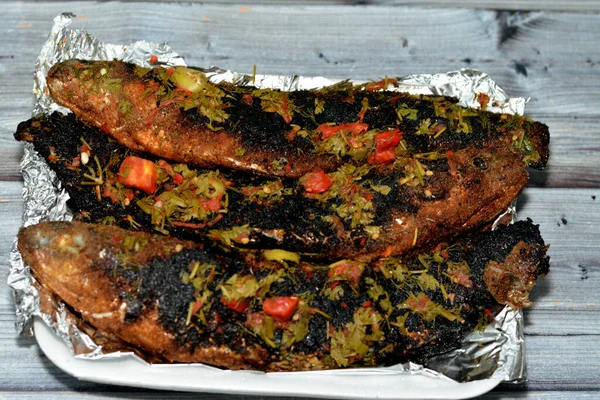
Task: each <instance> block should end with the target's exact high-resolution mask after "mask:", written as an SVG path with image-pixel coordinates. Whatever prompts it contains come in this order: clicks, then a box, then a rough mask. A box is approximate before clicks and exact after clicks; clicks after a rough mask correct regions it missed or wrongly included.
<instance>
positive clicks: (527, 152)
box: [47, 60, 549, 178]
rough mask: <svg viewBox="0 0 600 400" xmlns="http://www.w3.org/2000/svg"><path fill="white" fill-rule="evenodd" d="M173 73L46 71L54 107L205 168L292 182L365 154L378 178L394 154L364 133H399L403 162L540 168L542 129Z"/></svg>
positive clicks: (366, 95)
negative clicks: (487, 154) (439, 156)
mask: <svg viewBox="0 0 600 400" xmlns="http://www.w3.org/2000/svg"><path fill="white" fill-rule="evenodd" d="M174 71H175V72H174ZM179 71H182V69H178V70H174V69H173V68H171V69H164V68H156V69H154V70H149V69H143V68H140V67H135V66H133V65H131V64H126V63H123V62H120V61H112V62H88V61H81V60H69V61H66V62H64V63H59V64H57V65H55V66H53V67H52V69H51V70H50V71H49V73H48V77H47V82H48V88H49V90H50V95H51V96H52V97H53V99H54V100H55V101H56V102H58V103H59V104H61V105H63V106H66V107H68V108H70V109H71V110H72V111H73V112H75V113H76V114H77V115H78V116H79V117H80V118H82V119H84V120H85V121H87V122H88V123H90V124H92V125H94V126H96V127H99V128H101V129H102V130H104V131H105V132H107V133H108V134H110V135H112V136H113V137H114V138H115V139H116V140H117V141H118V142H120V143H122V144H124V145H125V146H127V147H129V148H130V149H132V150H136V151H144V152H147V153H150V154H153V155H155V156H157V157H161V158H165V159H168V160H172V161H176V162H183V163H188V164H191V165H196V166H201V167H207V168H214V167H226V168H230V169H233V170H243V171H250V172H255V173H259V174H264V175H270V176H285V177H290V178H299V177H301V176H303V175H305V174H306V173H308V172H311V171H317V170H325V171H333V170H335V168H337V167H338V166H339V165H340V164H341V163H342V162H343V161H344V160H346V159H353V160H354V161H356V160H361V162H366V161H367V155H368V154H370V153H369V152H374V153H373V154H371V156H369V157H368V160H369V162H370V163H374V164H377V165H378V167H380V169H382V170H385V169H386V163H387V162H389V161H390V158H389V157H390V156H391V157H392V158H393V154H392V153H390V152H389V149H387V150H384V147H385V144H383V145H382V147H381V148H380V149H376V148H375V145H374V143H373V142H374V141H373V137H372V136H373V134H371V136H370V137H369V138H367V137H368V136H369V134H368V132H365V131H367V130H370V129H374V130H376V131H378V132H381V133H389V132H390V130H391V131H393V130H394V129H397V130H399V131H400V132H402V135H403V137H405V138H406V140H405V142H406V144H407V145H408V147H409V149H408V151H409V152H410V153H411V154H413V153H419V152H420V153H426V152H431V151H441V152H445V151H448V150H457V149H465V148H469V147H478V148H488V149H505V150H506V149H512V151H514V152H515V153H516V154H518V155H519V157H520V158H521V159H522V160H523V161H524V163H525V164H527V165H529V166H532V167H534V168H543V167H544V165H545V163H546V161H547V159H548V140H549V135H548V127H547V126H545V125H543V124H541V123H538V122H533V121H531V120H528V119H524V118H522V117H518V116H517V117H513V116H509V115H497V114H492V113H487V112H483V111H476V110H471V109H465V108H460V107H458V106H457V105H456V104H454V103H453V100H451V99H445V98H436V97H430V98H428V97H423V96H411V95H407V94H399V93H396V92H388V91H385V92H371V91H369V90H368V85H367V86H366V87H364V88H360V89H356V88H352V86H350V87H345V88H344V89H341V90H338V89H335V88H333V89H332V88H323V89H320V90H316V91H297V92H290V93H285V92H279V91H272V90H271V91H268V90H267V91H264V90H263V91H257V90H253V89H252V88H249V87H236V86H233V85H228V84H219V85H215V84H212V83H209V82H204V81H203V82H202V84H201V85H198V84H193V85H192V86H189V85H190V83H189V79H191V78H190V76H191V77H192V78H194V79H197V80H198V79H206V78H205V77H204V76H203V75H202V78H198V76H199V75H197V73H195V72H191V75H188V76H185V73H186V72H179ZM186 71H192V70H189V69H187V70H186ZM181 79H184V81H182V80H181ZM186 85H187V86H186ZM186 87H187V88H188V89H190V90H187V89H186ZM336 127H337V128H340V129H341V128H342V127H343V129H342V130H341V132H342V133H340V132H339V131H336V130H335V128H336ZM332 129H333V130H332ZM336 132H337V133H336ZM365 135H366V136H365ZM375 141H377V138H375Z"/></svg>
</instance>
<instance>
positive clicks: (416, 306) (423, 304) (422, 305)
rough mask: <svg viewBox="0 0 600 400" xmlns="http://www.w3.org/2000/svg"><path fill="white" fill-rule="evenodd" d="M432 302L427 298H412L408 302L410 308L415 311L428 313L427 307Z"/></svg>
mask: <svg viewBox="0 0 600 400" xmlns="http://www.w3.org/2000/svg"><path fill="white" fill-rule="evenodd" d="M430 302H431V299H430V298H429V297H427V296H422V297H417V298H416V299H415V298H413V297H410V298H409V299H408V301H407V302H406V303H407V304H408V306H409V307H410V308H412V309H413V310H414V311H421V312H423V311H427V305H428V304H429V303H430Z"/></svg>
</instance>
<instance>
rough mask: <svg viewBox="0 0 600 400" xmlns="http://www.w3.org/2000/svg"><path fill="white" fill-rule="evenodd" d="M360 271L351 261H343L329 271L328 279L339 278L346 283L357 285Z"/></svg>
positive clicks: (358, 266) (356, 264) (357, 265)
mask: <svg viewBox="0 0 600 400" xmlns="http://www.w3.org/2000/svg"><path fill="white" fill-rule="evenodd" d="M361 275H362V270H361V269H360V265H359V264H358V263H355V262H352V261H345V262H341V263H339V264H337V265H336V266H335V267H333V268H332V269H330V270H329V277H330V278H331V277H334V276H341V277H343V278H345V279H347V280H348V281H351V282H354V283H358V281H359V280H360V276H361Z"/></svg>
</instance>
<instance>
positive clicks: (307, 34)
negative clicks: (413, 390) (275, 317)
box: [0, 0, 600, 399]
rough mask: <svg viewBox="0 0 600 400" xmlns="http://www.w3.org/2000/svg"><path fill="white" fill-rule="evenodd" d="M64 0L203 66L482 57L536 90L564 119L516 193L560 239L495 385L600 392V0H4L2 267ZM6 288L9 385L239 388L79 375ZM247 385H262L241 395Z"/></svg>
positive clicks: (541, 391)
mask: <svg viewBox="0 0 600 400" xmlns="http://www.w3.org/2000/svg"><path fill="white" fill-rule="evenodd" d="M371 3H372V4H371ZM417 6H418V7H417ZM472 7H477V8H478V9H475V8H472ZM501 10H508V11H501ZM64 11H71V12H74V13H75V14H77V15H78V16H79V21H78V24H79V25H80V26H83V27H84V28H86V29H88V30H89V31H91V32H93V33H94V34H95V35H96V36H97V37H98V38H99V39H100V40H103V41H106V42H113V43H129V42H132V41H135V40H140V39H145V40H150V41H157V42H162V41H167V42H169V43H170V44H171V45H172V46H173V47H174V48H175V50H177V51H179V52H180V53H181V54H182V55H183V56H184V57H185V58H186V60H187V62H188V63H189V64H191V65H197V66H205V67H208V66H211V65H217V66H220V67H224V68H229V69H232V70H234V71H239V72H251V71H252V68H253V65H254V64H256V67H257V70H258V72H259V73H265V74H300V75H307V76H311V75H313V76H327V77H334V78H346V77H353V78H356V79H377V78H380V77H382V76H385V75H387V76H402V75H407V74H414V73H435V72H445V71H449V70H454V69H458V68H464V67H469V68H475V69H480V70H482V71H484V72H486V73H488V74H489V75H491V76H492V77H493V79H494V80H496V82H498V83H499V84H500V85H501V86H502V87H503V88H504V89H505V90H506V91H507V92H508V93H509V94H510V95H512V96H523V97H530V98H531V101H530V103H529V105H528V107H527V114H528V116H529V117H531V118H534V119H536V120H540V121H543V122H545V123H547V124H548V125H549V126H550V131H551V135H552V143H551V151H552V153H551V158H550V162H549V166H548V168H547V170H546V171H544V172H541V173H538V172H536V173H532V174H531V177H532V179H531V181H530V183H529V185H528V186H527V188H526V189H525V191H524V193H523V194H522V196H521V197H520V200H519V204H518V206H519V213H520V215H521V216H522V217H526V216H527V217H531V218H533V220H534V221H536V222H537V223H539V224H540V226H541V230H542V234H543V236H544V238H545V239H546V241H547V242H548V243H550V244H551V247H550V255H551V257H552V261H551V272H550V275H549V276H548V277H547V278H545V279H543V280H541V281H540V283H539V284H538V286H537V287H536V288H535V290H534V292H533V295H532V297H533V300H534V301H535V305H534V306H533V307H532V308H531V309H529V310H528V311H527V312H526V314H525V318H526V347H527V365H528V369H529V382H528V383H527V384H525V385H522V386H518V387H513V386H510V385H501V386H500V387H499V388H498V389H496V390H495V391H493V392H491V393H489V394H487V395H485V396H484V398H487V399H505V398H527V399H530V398H531V399H533V398H561V399H563V398H564V399H580V398H600V307H599V304H598V300H599V297H600V295H599V294H598V292H599V291H600V240H599V237H600V197H598V198H597V196H600V189H599V186H600V127H599V125H600V15H599V14H598V12H600V2H598V1H594V0H577V1H568V0H562V1H559V0H526V1H520V0H510V1H498V2H492V1H483V0H464V1H459V0H425V1H423V2H420V1H412V0H389V1H386V0H374V1H369V0H367V1H360V0H346V1H344V0H339V1H335V0H328V1H325V2H319V1H314V0H313V1H310V0H306V1H300V0H295V1H288V2H286V1H277V0H272V1H269V0H263V1H261V2H260V4H257V3H253V2H247V3H240V2H238V1H234V0H231V1H226V0H222V1H220V2H218V3H211V4H200V3H196V4H195V3H193V2H192V3H190V2H189V1H188V2H185V3H180V4H179V3H173V2H168V3H167V2H165V3H159V2H152V3H84V2H58V1H50V2H43V3H37V2H22V1H20V2H17V1H5V2H2V3H0V32H1V34H0V221H2V229H1V231H0V265H1V267H2V268H1V273H0V276H1V280H2V281H3V282H5V281H6V276H7V271H8V253H9V250H10V247H11V245H12V243H13V240H14V237H15V234H16V232H17V230H18V228H19V226H20V224H21V210H22V200H21V189H22V178H21V173H20V171H19V160H20V158H21V155H22V145H21V144H20V143H17V142H16V141H14V140H13V138H12V134H13V132H14V130H15V128H16V126H17V124H18V123H19V122H20V121H22V120H25V119H27V118H28V117H29V116H30V114H31V108H32V103H33V96H32V94H31V88H32V71H33V67H34V62H35V59H36V56H37V53H38V52H39V50H40V48H41V46H42V44H43V42H44V41H45V39H46V37H47V35H48V32H49V30H50V27H51V26H52V19H53V17H54V16H56V15H57V14H59V13H60V12H64ZM0 287H1V288H2V290H1V293H2V295H1V297H0V398H44V399H46V398H136V399H138V398H139V399H142V398H143V399H147V398H156V399H158V398H161V399H163V398H179V397H186V398H188V397H190V398H191V397H194V398H206V399H208V398H227V397H228V396H214V395H197V394H193V395H185V394H176V393H175V394H174V393H164V392H156V391H149V390H137V389H130V388H125V387H115V386H106V385H100V384H92V383H88V382H82V381H78V380H76V379H74V378H72V377H70V376H68V375H66V374H65V373H63V372H62V371H60V370H59V369H58V368H56V367H55V366H54V365H53V364H52V363H51V362H50V361H49V360H48V359H46V358H45V357H44V355H43V354H42V353H41V351H40V350H39V348H38V347H37V345H36V343H35V340H34V339H32V338H18V337H16V333H15V330H14V327H13V324H14V320H15V317H14V310H13V307H14V306H13V297H12V293H11V292H10V290H9V289H8V287H7V286H6V285H5V284H2V285H1V286H0ZM243 397H245V398H251V397H247V396H240V397H236V398H243ZM254 398H256V397H254Z"/></svg>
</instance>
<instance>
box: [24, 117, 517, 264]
mask: <svg viewBox="0 0 600 400" xmlns="http://www.w3.org/2000/svg"><path fill="white" fill-rule="evenodd" d="M15 137H16V138H17V139H19V140H25V141H29V142H33V143H34V146H35V148H36V150H37V151H38V152H39V153H40V154H41V155H42V157H44V158H45V159H47V160H49V166H50V167H51V168H52V169H53V170H54V171H55V172H56V173H57V175H58V177H59V179H60V180H61V181H62V183H63V187H65V188H66V190H67V191H68V193H69V195H70V198H71V200H70V203H69V204H70V206H71V207H72V208H73V209H74V210H76V211H77V212H78V213H79V217H80V219H81V220H83V221H86V222H96V223H97V222H99V221H102V220H104V219H106V218H107V217H113V218H114V219H115V223H116V224H118V225H119V226H121V227H124V228H125V227H129V226H130V224H131V223H132V222H131V219H132V218H133V220H134V221H135V222H136V224H140V226H139V227H138V229H143V230H146V231H148V232H151V231H152V230H153V229H154V228H155V227H156V226H155V225H153V223H152V221H151V218H150V215H148V214H147V213H146V212H144V211H143V210H142V209H141V208H140V206H139V204H140V203H139V201H143V202H150V203H152V204H154V205H155V206H156V204H157V202H156V201H155V200H154V199H155V198H157V197H159V196H161V195H163V194H164V195H167V194H168V193H169V191H170V190H173V187H174V186H176V185H177V184H176V183H174V181H173V179H167V180H165V181H164V182H163V183H161V184H160V185H159V187H158V189H157V190H156V192H155V193H153V194H150V195H149V194H146V193H144V192H141V191H139V190H133V191H132V190H131V189H128V190H129V191H130V196H129V198H128V202H127V203H124V202H123V201H122V199H123V198H124V195H123V193H121V192H119V193H118V194H119V195H118V196H113V192H114V191H115V190H117V188H115V187H114V185H112V186H111V185H109V183H108V182H109V180H110V179H113V180H114V179H115V177H116V176H117V173H118V169H119V165H120V164H121V161H122V160H123V159H124V158H125V157H126V156H127V155H129V154H130V151H129V150H128V149H127V148H125V147H124V146H121V145H119V144H117V143H115V142H114V141H112V140H110V139H109V138H108V137H107V136H106V135H101V134H99V133H98V132H97V128H94V127H90V126H87V125H86V124H84V123H82V122H81V121H79V120H78V119H77V118H76V117H74V116H73V115H72V114H70V115H67V116H63V115H62V114H59V113H54V114H52V115H49V116H42V117H36V118H33V119H31V120H29V121H26V122H23V123H21V124H20V125H19V127H18V129H17V132H16V133H15ZM80 138H82V139H83V141H82V140H80ZM84 142H85V143H87V144H89V146H90V147H91V149H88V150H87V151H88V158H89V162H88V164H87V165H83V164H82V163H81V160H80V158H81V147H82V145H83V143H84ZM86 146H87V145H86ZM141 156H143V157H147V156H144V155H141ZM95 157H97V158H98V160H99V165H100V166H101V167H102V169H103V170H104V172H103V173H102V174H100V175H102V176H103V179H104V184H103V185H102V186H93V185H89V178H88V177H86V175H87V176H89V174H90V170H89V169H90V168H93V169H97V167H96V166H95V163H94V161H93V159H94V158H95ZM420 163H421V164H422V165H423V166H424V167H425V168H427V169H428V170H429V171H430V172H431V174H430V175H426V176H424V178H423V179H424V181H423V185H420V186H417V187H412V186H409V185H400V184H398V181H399V180H400V179H402V178H403V176H404V175H403V174H402V173H401V172H398V173H396V174H395V175H394V174H392V173H389V174H387V175H384V176H380V175H377V174H373V175H367V176H366V177H364V178H361V180H357V181H352V182H353V183H352V185H354V186H358V187H360V188H361V189H360V190H361V191H362V192H363V193H364V194H363V197H360V198H358V200H362V199H364V197H365V196H371V197H372V198H373V200H372V201H371V202H370V203H369V204H370V205H368V206H365V210H358V211H366V212H369V213H372V214H373V218H372V219H373V221H372V222H370V223H369V224H368V225H371V226H376V227H379V231H378V233H377V235H376V236H374V235H373V234H372V233H369V232H367V231H366V230H364V229H362V228H361V227H360V226H357V227H352V226H351V223H349V222H348V219H346V220H344V219H342V218H341V217H340V216H339V214H338V211H336V210H337V207H339V206H340V205H343V204H344V202H346V201H348V200H347V199H338V198H339V197H341V196H338V198H336V197H334V198H333V199H332V200H329V201H321V200H319V199H317V198H312V197H311V196H310V194H307V193H305V192H304V188H303V186H302V185H301V184H299V183H298V181H295V180H282V181H281V182H280V183H281V187H282V188H284V189H285V190H289V192H286V193H287V194H285V193H284V194H282V195H281V197H280V198H279V199H278V200H276V201H272V202H269V201H268V198H267V199H265V202H264V203H259V202H256V201H252V200H251V199H250V198H249V197H248V196H246V195H243V194H242V193H248V192H251V190H247V189H248V188H249V187H252V188H254V189H252V190H258V189H260V188H262V187H265V185H268V184H269V182H271V181H270V180H268V179H266V178H260V177H249V176H246V175H243V174H239V173H238V174H234V173H221V174H220V175H219V176H220V177H221V178H222V181H223V182H229V183H228V186H227V187H228V190H227V195H228V203H227V206H225V203H224V200H223V204H222V209H221V210H219V212H218V213H209V216H208V217H206V219H201V220H187V221H183V220H182V221H176V220H175V219H173V222H174V223H175V224H179V225H170V223H167V224H166V225H165V229H166V230H167V231H168V232H169V233H170V234H172V235H175V236H179V237H182V238H196V239H199V240H202V239H204V238H206V237H210V238H215V236H216V240H220V239H221V236H219V235H220V232H225V231H228V230H231V229H235V228H236V227H240V226H248V228H247V229H246V230H245V232H247V234H248V235H247V236H244V237H245V238H246V239H248V241H247V242H246V244H244V243H242V242H240V241H239V240H238V241H236V240H233V242H232V243H233V244H234V245H236V246H246V245H247V246H251V247H281V248H285V249H287V250H291V251H302V252H311V253H315V254H316V256H317V257H321V258H327V259H340V258H361V259H369V258H379V257H384V256H390V255H391V256H394V255H400V254H404V253H406V252H409V251H414V250H415V249H418V248H431V247H433V246H434V245H435V244H437V243H438V242H440V241H443V240H450V239H452V238H453V237H455V236H458V235H460V233H461V232H465V231H469V230H471V229H475V228H478V227H481V226H482V225H485V224H487V223H489V222H491V221H493V219H494V218H495V217H496V215H498V214H500V213H501V212H503V211H504V210H505V209H506V208H507V207H508V205H509V204H510V203H511V201H512V200H513V199H514V198H515V197H516V196H517V195H518V193H519V192H520V191H521V189H522V188H523V186H524V185H525V183H526V181H527V172H526V170H525V169H524V168H523V166H522V163H521V161H520V160H519V157H518V156H517V155H516V154H515V153H513V152H512V151H505V150H502V149H498V150H495V151H493V152H492V151H490V150H488V149H485V148H484V149H477V148H470V149H467V150H464V151H457V152H455V153H453V154H452V155H445V156H444V157H443V158H441V159H439V160H434V161H427V160H421V161H420ZM161 165H164V164H161V162H160V161H158V162H157V163H156V168H157V169H158V170H160V171H166V170H164V169H163V168H162V167H161ZM204 172H206V171H204ZM161 175H166V172H163V173H161ZM332 176H333V178H332V179H339V176H337V177H336V175H332ZM184 183H185V181H184ZM179 184H181V182H179ZM374 186H381V187H387V188H390V192H389V193H388V194H385V195H384V194H381V193H377V192H376V191H374V190H373V189H372V187H374ZM351 189H352V188H350V189H349V190H351ZM96 190H97V191H96ZM186 193H187V192H186ZM186 193H183V194H182V195H181V197H184V196H183V195H184V194H186ZM100 194H101V196H102V197H99V196H100ZM353 200H354V199H353ZM368 207H371V208H368ZM331 217H334V218H336V219H337V220H338V221H339V223H338V224H337V227H336V226H335V224H332V223H330V222H325V221H324V218H331ZM185 223H189V224H188V225H185ZM182 224H183V225H182ZM215 232H217V233H216V234H215ZM235 236H237V235H235ZM244 237H241V238H242V239H243V238H244ZM234 238H235V237H234Z"/></svg>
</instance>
